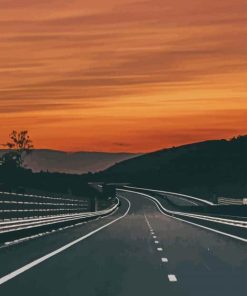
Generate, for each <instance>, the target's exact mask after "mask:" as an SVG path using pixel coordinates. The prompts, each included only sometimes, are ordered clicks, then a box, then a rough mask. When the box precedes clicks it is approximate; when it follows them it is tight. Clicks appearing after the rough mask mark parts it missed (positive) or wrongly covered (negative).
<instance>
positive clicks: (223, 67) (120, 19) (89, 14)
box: [0, 0, 247, 151]
mask: <svg viewBox="0 0 247 296" xmlns="http://www.w3.org/2000/svg"><path fill="white" fill-rule="evenodd" d="M245 11H246V3H245V1H244V0H225V1H213V0H189V1H184V0H175V1H174V0H168V1H163V0H146V1H136V0H119V1H115V0H105V1H100V0H90V1H80V0H72V1H64V0H49V1H33V0H24V1H18V0H2V1H1V10H0V35H1V39H0V52H1V55H0V65H1V67H0V113H1V118H0V125H1V126H3V129H4V131H3V132H4V134H5V135H7V133H9V129H10V128H16V127H18V126H19V125H23V126H24V125H25V124H26V125H27V126H26V127H27V128H30V129H32V130H33V131H34V134H35V138H36V141H37V142H38V143H40V141H41V140H40V139H41V138H42V140H44V139H43V137H42V135H43V134H44V133H48V134H49V137H50V139H52V138H53V137H57V139H58V138H60V136H61V138H62V137H64V133H63V131H62V124H63V122H64V125H67V124H68V123H67V120H68V118H70V119H71V121H70V122H71V125H70V127H71V128H73V129H74V130H77V131H81V130H82V128H83V129H84V133H83V134H84V137H85V141H84V140H82V139H81V140H80V141H79V143H78V141H77V140H76V139H74V144H75V145H74V147H75V149H76V148H77V147H79V146H80V145H81V149H83V148H84V147H85V149H90V147H89V148H88V146H87V145H96V146H97V145H98V141H100V140H98V138H99V137H100V135H99V134H98V128H100V126H103V127H104V128H106V129H111V130H110V131H105V132H104V135H103V136H104V145H105V146H104V147H102V149H104V150H109V149H113V150H118V148H117V145H115V146H114V145H113V144H112V143H126V145H130V144H129V141H128V139H127V137H126V139H125V142H123V141H122V140H121V139H119V138H118V135H119V134H121V135H123V134H125V133H126V134H129V135H130V136H131V135H132V134H135V135H136V134H137V135H141V136H140V137H141V138H145V139H146V140H145V141H148V140H147V139H148V137H149V136H150V137H151V135H155V137H156V138H155V139H153V140H152V144H149V143H148V145H147V146H146V147H144V148H143V149H142V147H141V146H143V141H142V140H141V139H140V138H138V140H137V141H136V143H135V144H134V145H131V146H128V147H129V149H131V150H133V151H134V150H135V151H144V150H145V149H146V150H151V149H155V148H156V147H158V146H159V147H160V145H161V144H162V145H163V146H166V145H170V144H171V138H169V137H164V138H163V139H162V143H160V142H161V140H160V139H161V138H162V137H160V136H159V135H163V134H167V135H168V134H169V133H170V135H171V134H172V133H173V134H177V135H178V136H177V137H176V139H177V141H175V142H176V143H183V142H185V141H186V139H185V137H183V136H181V135H182V134H183V132H182V130H184V133H185V135H186V134H187V136H188V139H189V138H190V140H193V139H195V140H198V139H204V138H205V137H209V138H210V135H211V136H212V137H215V136H216V135H218V136H219V137H221V135H223V134H224V135H225V136H231V135H233V134H234V133H241V132H243V130H244V127H243V126H242V125H241V124H242V121H241V122H239V121H237V122H238V125H237V124H234V128H231V127H232V124H233V123H232V120H231V118H233V117H234V116H233V114H235V113H236V112H238V116H242V117H241V118H244V116H246V113H247V103H246V100H245V99H246V98H245V95H244V91H245V79H244V73H245V71H246V62H245V59H244V56H245V54H246V38H245V34H244V27H245V25H244V24H245ZM240 109H241V110H242V111H241V112H239V111H237V110H240ZM220 111H222V112H220ZM198 112H199V113H200V116H197V114H198ZM214 112H217V118H216V119H215V120H214V124H215V126H212V124H211V122H212V119H211V118H212V116H214ZM226 113H227V114H228V115H227V116H225V115H223V114H226ZM34 114H35V118H37V120H38V121H39V124H38V125H37V124H36V123H37V122H36V120H34V118H33V116H34ZM168 114H169V116H168ZM201 116H202V117H201ZM232 116H233V117H232ZM185 118H186V119H185ZM201 118H204V119H203V125H206V126H211V127H210V128H209V131H210V132H208V133H205V132H203V131H202V130H201V129H199V130H197V131H196V132H194V131H193V127H194V125H195V124H196V125H200V123H201ZM234 119H236V117H234ZM147 120H149V121H148V122H147ZM184 120H186V125H184V124H182V123H183V121H184ZM85 121H86V123H85ZM174 121H179V122H180V123H181V124H180V125H178V124H171V123H173V122H174ZM47 122H51V128H50V129H47ZM163 122H166V124H163ZM57 124H58V125H59V127H61V132H60V131H58V130H57V126H56V125H57ZM143 125H144V126H143ZM221 125H224V128H223V129H224V131H225V132H222V130H221V129H218V126H221ZM59 133H60V134H59ZM143 133H147V134H146V135H145V136H143ZM188 133H190V134H189V135H188ZM40 135H41V136H40ZM179 135H180V136H179ZM96 136H97V137H98V138H97V140H95V137H96ZM103 136H102V137H103ZM49 137H48V135H47V138H49ZM152 137H153V136H152ZM106 139H107V140H106ZM169 139H170V140H169ZM86 140H87V141H88V144H85V142H86ZM173 140H174V139H173ZM138 141H139V142H138ZM57 143H59V145H61V147H58V148H64V149H68V147H66V145H65V144H64V143H62V141H59V140H57ZM95 143H97V144H95ZM138 143H139V144H138ZM45 145H47V146H52V145H54V143H53V141H51V140H46V142H45ZM111 145H112V146H111ZM69 149H73V145H72V146H71V147H70V148H69ZM120 149H121V147H119V150H120Z"/></svg>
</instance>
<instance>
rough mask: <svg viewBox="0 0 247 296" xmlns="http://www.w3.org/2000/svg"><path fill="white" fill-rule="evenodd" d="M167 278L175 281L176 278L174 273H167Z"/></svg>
mask: <svg viewBox="0 0 247 296" xmlns="http://www.w3.org/2000/svg"><path fill="white" fill-rule="evenodd" d="M168 279H169V281H170V282H177V281H178V280H177V278H176V276H175V275H174V274H168Z"/></svg>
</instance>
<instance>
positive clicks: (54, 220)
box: [0, 199, 119, 235]
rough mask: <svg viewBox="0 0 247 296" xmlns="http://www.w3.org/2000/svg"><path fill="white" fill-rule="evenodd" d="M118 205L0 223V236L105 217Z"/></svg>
mask: <svg viewBox="0 0 247 296" xmlns="http://www.w3.org/2000/svg"><path fill="white" fill-rule="evenodd" d="M118 205H119V200H118V199H117V203H116V204H114V205H113V206H112V207H110V208H108V209H105V210H102V211H97V212H83V213H77V214H72V215H60V216H50V217H43V218H33V219H23V220H12V221H4V222H0V235H1V234H2V233H6V232H13V231H17V230H23V229H30V228H34V227H40V226H45V225H52V224H58V223H62V222H68V221H75V220H82V219H89V218H90V219H92V218H95V217H99V216H105V215H107V214H110V213H111V212H113V211H114V210H115V209H116V208H117V207H118Z"/></svg>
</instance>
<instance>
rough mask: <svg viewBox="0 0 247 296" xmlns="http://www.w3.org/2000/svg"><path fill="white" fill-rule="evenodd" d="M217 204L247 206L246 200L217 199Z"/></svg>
mask: <svg viewBox="0 0 247 296" xmlns="http://www.w3.org/2000/svg"><path fill="white" fill-rule="evenodd" d="M218 204H220V205H247V198H227V197H218Z"/></svg>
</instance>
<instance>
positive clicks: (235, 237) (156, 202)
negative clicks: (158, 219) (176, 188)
mask: <svg viewBox="0 0 247 296" xmlns="http://www.w3.org/2000/svg"><path fill="white" fill-rule="evenodd" d="M118 190H119V191H125V192H130V193H135V194H139V195H142V196H144V197H145V198H147V199H149V200H151V201H152V202H153V203H154V204H155V205H156V207H157V209H158V210H159V211H160V213H161V214H163V215H164V216H167V217H170V218H172V219H175V220H179V221H183V222H185V223H187V224H191V225H194V226H197V227H200V228H203V229H207V230H210V231H212V232H215V233H218V234H222V235H224V236H228V237H231V238H234V239H237V240H240V241H243V242H245V243H246V242H247V239H245V238H242V237H240V236H237V235H233V234H230V233H227V232H223V231H220V230H216V229H214V228H210V227H206V226H203V225H200V224H196V223H194V222H190V221H187V220H184V219H182V218H177V217H174V216H171V215H168V214H165V213H164V212H162V211H161V209H160V208H159V206H160V207H161V208H163V209H164V210H166V211H167V209H166V208H164V207H163V206H162V205H161V203H160V202H159V201H158V200H157V199H156V198H154V197H153V196H150V195H148V194H145V193H140V192H138V191H133V190H126V189H118ZM168 212H172V211H169V210H168Z"/></svg>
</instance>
